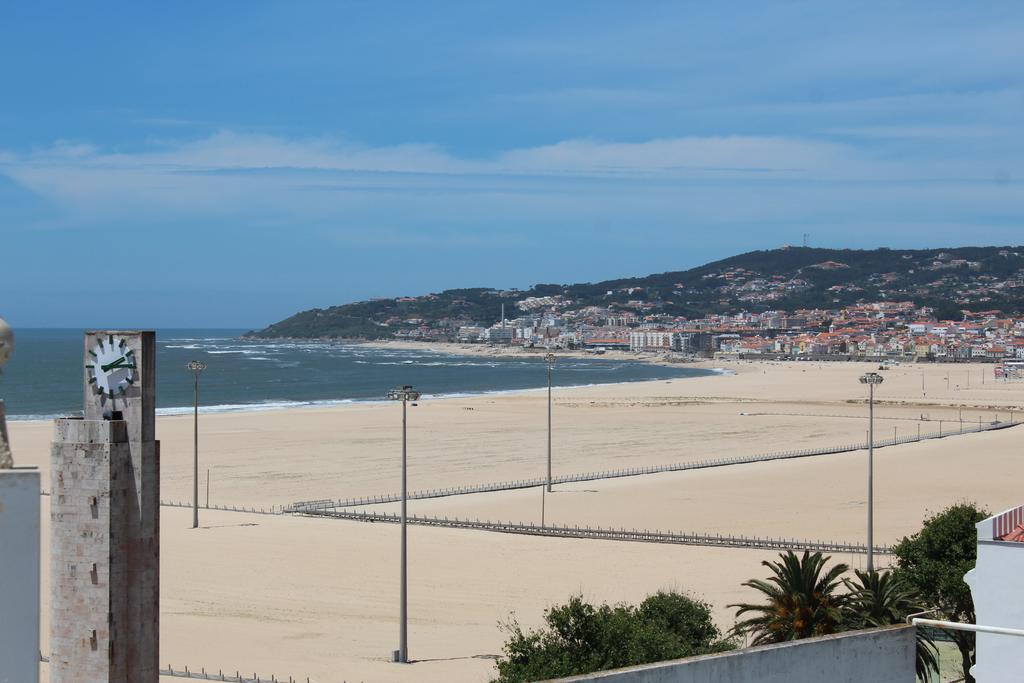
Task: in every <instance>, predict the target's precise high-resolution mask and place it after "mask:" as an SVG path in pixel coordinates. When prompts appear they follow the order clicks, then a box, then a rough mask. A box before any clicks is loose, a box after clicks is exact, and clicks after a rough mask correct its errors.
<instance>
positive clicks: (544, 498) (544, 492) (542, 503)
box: [540, 486, 548, 526]
mask: <svg viewBox="0 0 1024 683" xmlns="http://www.w3.org/2000/svg"><path fill="white" fill-rule="evenodd" d="M547 491H548V490H547V487H544V486H541V487H540V525H541V526H544V513H545V510H544V508H545V507H546V503H547V495H548V494H547Z"/></svg>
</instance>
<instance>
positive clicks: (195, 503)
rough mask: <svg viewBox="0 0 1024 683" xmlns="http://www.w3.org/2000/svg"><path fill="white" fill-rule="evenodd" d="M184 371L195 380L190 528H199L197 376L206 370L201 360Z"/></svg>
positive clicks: (190, 364)
mask: <svg viewBox="0 0 1024 683" xmlns="http://www.w3.org/2000/svg"><path fill="white" fill-rule="evenodd" d="M185 369H187V370H190V371H191V372H192V375H193V377H194V379H195V403H194V406H193V407H194V411H193V413H192V528H193V529H196V528H198V527H199V375H201V374H202V372H203V370H205V369H206V363H204V362H203V361H201V360H193V361H189V363H188V365H186V366H185Z"/></svg>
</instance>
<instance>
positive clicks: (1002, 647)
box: [964, 515, 1024, 683]
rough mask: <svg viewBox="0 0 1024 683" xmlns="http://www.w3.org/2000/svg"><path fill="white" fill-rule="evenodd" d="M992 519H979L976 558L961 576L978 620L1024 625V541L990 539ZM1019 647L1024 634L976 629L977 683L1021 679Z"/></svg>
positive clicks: (988, 623) (1022, 645)
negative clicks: (1023, 597)
mask: <svg viewBox="0 0 1024 683" xmlns="http://www.w3.org/2000/svg"><path fill="white" fill-rule="evenodd" d="M996 516H997V517H998V515H996ZM993 519H994V518H993V517H990V518H988V519H986V520H983V521H981V522H978V561H977V563H976V564H975V566H974V569H972V570H971V571H969V572H967V575H966V576H965V577H964V580H965V581H966V582H967V585H969V586H970V587H971V597H972V598H974V613H975V616H976V621H977V623H979V624H984V625H985V626H1000V627H1003V628H1018V629H1024V600H1021V598H1020V591H1021V579H1022V577H1024V543H1007V542H1003V541H996V540H993V538H992V536H993ZM1022 648H1024V638H1017V637H1014V636H1000V635H995V634H992V633H979V634H978V641H977V657H976V660H977V663H976V664H975V665H974V666H973V667H971V673H972V674H974V677H975V679H976V680H977V681H978V683H1001V682H1002V681H1016V680H1021V654H1020V653H1021V651H1022Z"/></svg>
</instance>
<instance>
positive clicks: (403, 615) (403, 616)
mask: <svg viewBox="0 0 1024 683" xmlns="http://www.w3.org/2000/svg"><path fill="white" fill-rule="evenodd" d="M419 398H420V392H418V391H416V390H415V389H413V388H412V387H411V386H409V385H408V384H406V385H405V386H401V387H398V388H397V389H392V390H391V391H389V392H388V399H389V400H391V401H401V402H402V550H401V556H400V558H399V562H400V564H401V569H400V570H399V573H400V578H399V597H398V601H399V604H398V649H397V650H396V651H395V652H394V653H393V659H394V661H396V662H399V663H401V664H406V663H408V662H409V640H408V635H409V619H408V609H407V608H408V597H409V592H408V571H407V567H408V562H407V554H406V538H407V536H406V503H407V502H408V498H407V492H408V489H407V487H406V481H407V477H406V461H407V457H406V453H407V448H406V437H405V432H406V429H405V427H406V410H407V406H408V405H409V401H418V400H419Z"/></svg>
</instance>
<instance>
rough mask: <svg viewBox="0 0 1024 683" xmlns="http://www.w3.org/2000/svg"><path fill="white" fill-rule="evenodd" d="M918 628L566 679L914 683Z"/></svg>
mask: <svg viewBox="0 0 1024 683" xmlns="http://www.w3.org/2000/svg"><path fill="white" fill-rule="evenodd" d="M914 630H915V629H914V627H913V626H890V627H887V628H881V629H870V630H865V631H852V632H849V633H841V634H838V635H833V636H822V637H821V638H808V639H807V640H796V641H792V642H789V643H782V644H779V645H762V646H760V647H751V648H746V649H742V650H736V651H735V652H726V653H722V654H718V655H706V656H703V657H690V658H689V659H677V660H675V661H671V662H661V663H659V664H647V665H644V666H634V667H629V668H626V669H615V670H613V671H604V672H600V673H595V674H590V675H587V676H574V677H572V678H562V679H559V681H562V682H568V681H600V683H724V682H725V681H728V683H821V682H822V681H828V682H829V683H863V681H871V682H872V683H914V648H915V643H914Z"/></svg>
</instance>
